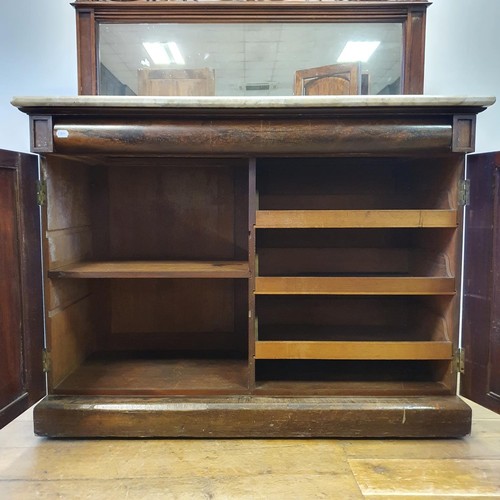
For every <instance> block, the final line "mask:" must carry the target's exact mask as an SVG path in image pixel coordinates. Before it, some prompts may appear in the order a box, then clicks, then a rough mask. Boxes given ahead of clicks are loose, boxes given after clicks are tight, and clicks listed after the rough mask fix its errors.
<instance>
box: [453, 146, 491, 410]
mask: <svg viewBox="0 0 500 500" xmlns="http://www.w3.org/2000/svg"><path fill="white" fill-rule="evenodd" d="M467 169H468V177H469V178H470V182H471V187H470V205H469V206H468V207H467V211H466V224H467V226H466V238H465V270H464V273H465V279H464V309H463V347H464V349H465V373H464V374H463V375H462V376H461V381H462V383H461V393H462V394H463V395H464V396H466V397H468V398H469V399H471V400H473V401H476V402H478V403H479V404H481V405H483V406H486V407H488V408H490V409H492V410H494V411H496V412H500V363H499V361H498V360H499V359H500V306H499V302H500V154H499V153H489V154H478V155H471V156H469V157H468V166H467Z"/></svg>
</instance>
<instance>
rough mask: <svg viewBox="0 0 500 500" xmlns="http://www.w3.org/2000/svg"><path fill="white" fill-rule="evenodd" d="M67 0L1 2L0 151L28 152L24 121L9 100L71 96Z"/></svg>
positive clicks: (71, 31) (72, 40) (72, 41)
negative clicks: (29, 97) (25, 97)
mask: <svg viewBox="0 0 500 500" xmlns="http://www.w3.org/2000/svg"><path fill="white" fill-rule="evenodd" d="M75 33H76V31H75V13H74V9H73V7H71V5H70V0H45V1H43V0H14V1H3V2H2V5H1V12H0V148H3V149H12V150H17V151H29V135H28V119H27V117H26V115H24V114H23V113H21V112H19V111H18V110H17V109H16V108H14V107H13V106H11V104H10V100H11V99H12V97H13V96H21V95H25V96H28V95H76V94H77V78H76V73H77V69H76V68H77V65H76V34H75Z"/></svg>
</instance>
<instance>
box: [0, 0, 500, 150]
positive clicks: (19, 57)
mask: <svg viewBox="0 0 500 500" xmlns="http://www.w3.org/2000/svg"><path fill="white" fill-rule="evenodd" d="M499 19H500V0H434V3H433V5H431V7H430V8H429V10H428V21H427V51H426V54H427V56H426V66H425V71H426V73H425V93H426V94H449V95H496V96H498V97H500V42H499V41H498V37H499V32H500V24H499ZM75 36H76V35H75V15H74V10H73V7H71V5H70V0H49V1H41V0H15V1H7V2H2V7H1V16H0V148H4V149H14V150H19V151H28V150H29V137H28V122H27V118H26V116H25V115H23V114H22V113H20V112H19V111H17V110H16V109H15V108H13V107H12V106H11V105H10V100H11V98H12V96H14V95H52V96H54V95H76V94H77V81H76V72H77V69H76V68H77V64H76V41H75ZM476 149H477V151H490V150H500V104H496V105H495V106H493V107H492V108H491V109H490V110H488V111H486V112H484V113H482V114H481V115H480V116H479V118H478V133H477V148H476Z"/></svg>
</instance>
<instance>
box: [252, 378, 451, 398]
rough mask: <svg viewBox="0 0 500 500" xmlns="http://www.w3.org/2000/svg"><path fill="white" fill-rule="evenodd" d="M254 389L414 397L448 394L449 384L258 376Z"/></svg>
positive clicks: (259, 391) (263, 392)
mask: <svg viewBox="0 0 500 500" xmlns="http://www.w3.org/2000/svg"><path fill="white" fill-rule="evenodd" d="M255 393H256V394H259V395H282V396H295V397H297V396H300V395H304V396H305V395H307V396H309V397H311V396H347V397H351V398H352V397H353V396H354V397H361V396H368V397H372V398H376V397H377V398H380V397H383V396H389V397H390V396H405V397H415V396H423V395H428V396H429V395H446V394H449V393H450V388H449V387H447V386H446V385H445V384H443V383H441V382H421V381H416V382H414V381H399V382H397V381H369V380H367V381H362V382H359V381H323V380H317V381H310V380H308V381H301V380H258V381H257V382H256V386H255Z"/></svg>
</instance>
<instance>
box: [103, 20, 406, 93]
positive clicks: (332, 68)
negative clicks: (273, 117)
mask: <svg viewBox="0 0 500 500" xmlns="http://www.w3.org/2000/svg"><path fill="white" fill-rule="evenodd" d="M97 40H98V54H97V56H98V93H99V94H101V95H176V96H178V95H193V96H196V95H219V96H267V95H270V96H286V95H294V94H295V95H305V94H309V95H312V94H400V93H402V83H401V82H402V72H403V46H404V26H403V23H402V22H383V23H382V22H377V23H368V22H365V23H333V22H327V23H325V22H323V23H290V22H273V23H256V22H252V23H233V24H231V23H207V24H199V23H196V24H195V23H109V22H102V23H99V24H98V30H97Z"/></svg>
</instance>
